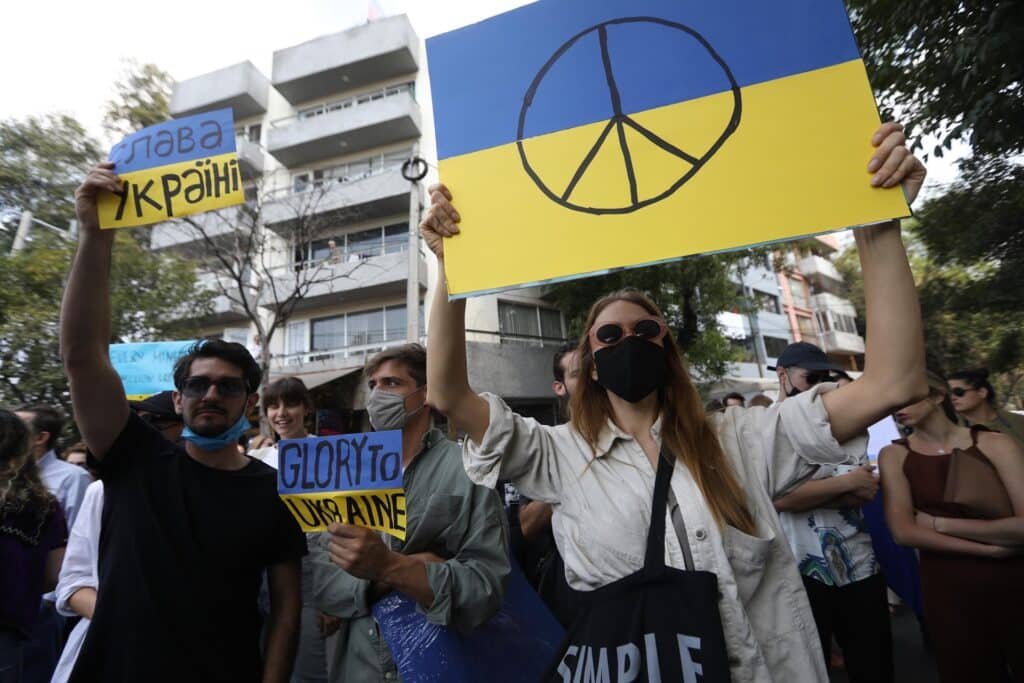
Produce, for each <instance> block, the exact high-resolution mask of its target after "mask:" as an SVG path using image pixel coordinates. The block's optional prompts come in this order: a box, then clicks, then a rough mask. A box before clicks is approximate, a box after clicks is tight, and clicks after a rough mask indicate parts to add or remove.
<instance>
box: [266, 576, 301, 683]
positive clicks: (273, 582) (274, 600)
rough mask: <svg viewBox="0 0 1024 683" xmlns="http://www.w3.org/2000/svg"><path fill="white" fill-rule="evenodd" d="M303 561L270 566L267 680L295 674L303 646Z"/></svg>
mask: <svg viewBox="0 0 1024 683" xmlns="http://www.w3.org/2000/svg"><path fill="white" fill-rule="evenodd" d="M301 580H302V570H301V565H300V562H299V560H291V561H288V562H280V563H278V564H275V565H272V566H270V567H268V568H267V585H268V587H269V589H270V616H269V618H268V626H267V653H266V658H265V659H264V662H263V683H287V681H288V680H289V679H290V678H291V676H292V667H293V666H294V663H295V653H296V652H297V651H298V649H299V620H300V614H301V612H302V591H301V587H300V582H301Z"/></svg>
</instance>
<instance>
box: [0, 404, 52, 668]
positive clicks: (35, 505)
mask: <svg viewBox="0 0 1024 683" xmlns="http://www.w3.org/2000/svg"><path fill="white" fill-rule="evenodd" d="M35 438H36V437H35V435H34V434H33V433H32V432H30V431H29V429H28V427H27V426H26V425H25V424H24V423H23V422H22V420H21V418H20V417H19V416H18V415H15V414H14V413H12V412H9V411H6V410H0V683H21V681H22V680H32V679H29V678H27V675H26V672H25V670H24V666H23V656H24V655H23V650H24V645H25V641H26V640H27V639H28V638H29V636H30V635H31V634H32V633H33V626H34V625H35V623H36V621H37V620H38V618H39V599H40V598H41V597H42V594H43V592H44V591H48V590H50V589H51V588H53V587H54V586H55V585H56V583H57V575H58V573H59V572H60V565H61V561H62V560H63V558H64V546H65V545H66V544H67V536H68V532H67V525H66V523H65V521H64V513H63V511H62V510H61V507H60V504H59V502H58V501H57V499H56V497H54V495H53V494H52V493H50V491H48V490H47V488H46V487H45V486H44V485H43V482H42V480H41V479H40V477H39V465H38V463H37V461H36V458H35V456H34V455H33V452H32V444H33V442H34V440H35Z"/></svg>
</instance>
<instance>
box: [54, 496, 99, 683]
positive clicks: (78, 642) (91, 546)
mask: <svg viewBox="0 0 1024 683" xmlns="http://www.w3.org/2000/svg"><path fill="white" fill-rule="evenodd" d="M102 517H103V482H102V481H94V482H93V483H91V484H89V486H88V488H86V489H85V496H84V497H83V498H82V505H81V507H80V508H79V510H78V517H77V518H76V519H75V523H74V525H73V526H72V527H71V533H70V534H69V535H68V545H67V548H65V550H64V564H63V565H61V568H60V578H59V579H58V580H57V589H56V590H55V591H54V592H55V593H56V596H57V611H58V612H60V613H61V614H63V615H64V616H66V617H73V616H77V612H75V611H74V610H73V609H71V605H70V604H69V603H68V600H70V599H71V596H72V595H74V594H75V592H76V591H78V589H80V588H93V589H96V588H97V587H98V586H99V570H98V568H97V562H98V559H99V555H100V524H101V520H102ZM88 631H89V620H88V619H85V618H82V619H81V620H80V621H79V622H78V623H77V624H76V625H75V628H74V630H72V631H71V634H70V635H69V636H68V640H67V642H66V643H65V644H64V651H63V652H62V653H61V655H60V661H59V662H58V663H57V668H56V669H55V670H54V672H53V678H51V679H50V682H51V683H65V682H66V681H67V680H68V678H69V677H70V676H71V670H72V669H73V668H74V667H75V660H77V659H78V652H79V650H81V649H82V643H83V642H84V641H85V635H86V633H88Z"/></svg>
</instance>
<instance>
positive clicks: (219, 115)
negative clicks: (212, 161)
mask: <svg viewBox="0 0 1024 683" xmlns="http://www.w3.org/2000/svg"><path fill="white" fill-rule="evenodd" d="M207 142H209V143H210V144H209V145H207V144H206V143H207ZM214 143H216V144H214ZM158 148H159V149H169V152H168V153H167V154H158V153H157V151H158ZM234 151H235V124H234V114H233V112H232V110H231V108H230V107H227V108H224V109H215V110H214V111H207V112H203V113H201V114H195V115H194V116H185V117H183V118H180V119H172V120H170V121H164V122H163V123H158V124H156V125H153V126H147V127H146V128H143V129H142V130H140V131H136V132H134V133H132V134H131V135H128V136H126V137H125V138H124V139H123V140H121V142H119V143H117V144H116V145H114V146H113V147H112V148H111V150H110V161H113V162H114V164H115V166H114V170H115V171H117V173H129V172H131V171H138V170H141V169H145V168H152V167H154V166H167V165H169V164H176V163H180V162H182V161H191V160H193V159H201V158H207V157H214V156H217V155H219V154H229V153H231V152H234Z"/></svg>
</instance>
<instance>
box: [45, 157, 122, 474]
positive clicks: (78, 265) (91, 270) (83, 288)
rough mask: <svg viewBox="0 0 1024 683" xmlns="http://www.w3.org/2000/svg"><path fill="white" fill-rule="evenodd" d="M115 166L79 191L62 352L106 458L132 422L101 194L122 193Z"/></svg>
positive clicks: (98, 171) (86, 424)
mask: <svg viewBox="0 0 1024 683" xmlns="http://www.w3.org/2000/svg"><path fill="white" fill-rule="evenodd" d="M120 189H121V188H120V185H119V183H118V178H117V176H116V175H115V174H114V171H113V164H110V163H105V164H100V165H99V166H96V167H95V168H93V169H92V170H91V171H89V175H88V176H87V177H86V179H85V182H83V183H82V184H81V186H79V188H78V189H77V190H76V191H75V210H76V212H77V214H78V223H79V239H78V251H77V252H76V253H75V260H74V262H73V263H72V266H71V274H70V275H69V276H68V283H67V289H65V291H64V301H63V303H62V304H61V315H60V353H61V358H62V359H63V361H64V369H65V371H66V372H67V375H68V383H69V385H70V387H71V403H72V406H73V408H74V413H75V423H76V424H77V425H78V429H79V430H80V432H81V434H82V437H83V439H84V440H85V443H86V444H88V446H89V449H90V450H91V451H92V454H93V455H94V456H95V457H97V458H100V459H102V458H103V456H104V454H105V453H106V452H107V451H108V450H109V449H110V447H111V446H112V445H113V443H114V440H115V439H116V438H117V435H118V434H120V433H121V430H122V429H123V428H124V425H125V423H126V422H127V421H128V401H127V399H126V398H125V393H124V385H123V384H122V383H121V378H120V377H118V375H117V372H115V370H114V367H113V365H111V363H110V357H109V342H110V265H111V254H112V251H113V245H114V231H113V230H100V225H99V217H98V215H97V211H96V200H97V197H98V196H99V193H100V192H105V191H110V192H120Z"/></svg>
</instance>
